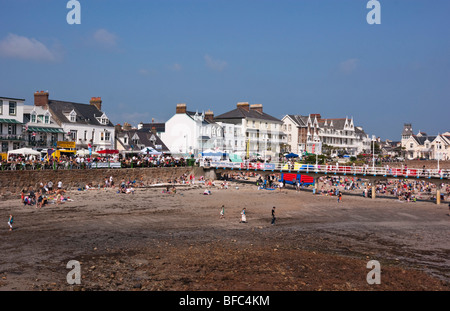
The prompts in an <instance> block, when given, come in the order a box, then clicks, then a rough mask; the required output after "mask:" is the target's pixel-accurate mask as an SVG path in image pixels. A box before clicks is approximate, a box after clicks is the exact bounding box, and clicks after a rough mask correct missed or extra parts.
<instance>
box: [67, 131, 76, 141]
mask: <svg viewBox="0 0 450 311" xmlns="http://www.w3.org/2000/svg"><path fill="white" fill-rule="evenodd" d="M69 138H70V139H71V140H73V141H74V140H77V131H73V130H71V131H70V132H69Z"/></svg>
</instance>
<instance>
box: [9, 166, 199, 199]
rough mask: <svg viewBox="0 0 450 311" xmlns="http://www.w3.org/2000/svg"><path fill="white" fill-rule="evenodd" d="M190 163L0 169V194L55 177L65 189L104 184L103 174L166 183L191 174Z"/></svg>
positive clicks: (117, 178)
mask: <svg viewBox="0 0 450 311" xmlns="http://www.w3.org/2000/svg"><path fill="white" fill-rule="evenodd" d="M191 172H193V168H192V167H153V168H128V169H123V168H122V169H86V170H35V171H33V170H24V171H20V170H18V171H0V197H1V198H3V199H5V198H9V197H11V196H17V197H20V191H21V190H22V189H23V188H24V187H27V188H29V187H33V189H37V188H38V186H39V184H40V183H41V182H42V183H44V184H45V183H47V182H48V181H50V180H51V181H52V182H53V184H54V188H56V186H57V183H58V181H62V183H63V188H64V189H67V190H73V189H78V188H80V187H83V186H85V185H86V184H89V183H91V184H92V185H93V186H98V185H101V186H103V185H104V184H105V177H107V178H109V177H110V176H112V177H113V179H114V182H115V184H116V185H118V184H119V183H120V182H121V181H122V179H125V181H128V180H132V181H133V180H136V183H138V182H139V183H140V182H141V181H142V182H143V183H144V185H150V184H154V183H165V182H167V181H168V180H173V179H175V178H179V177H180V176H182V175H183V174H188V175H189V174H191ZM202 172H203V169H201V168H196V171H195V174H196V175H201V174H202Z"/></svg>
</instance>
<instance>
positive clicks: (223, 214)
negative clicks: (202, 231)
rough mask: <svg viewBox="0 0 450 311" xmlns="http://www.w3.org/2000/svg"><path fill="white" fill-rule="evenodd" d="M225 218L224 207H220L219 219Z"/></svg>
mask: <svg viewBox="0 0 450 311" xmlns="http://www.w3.org/2000/svg"><path fill="white" fill-rule="evenodd" d="M223 218H225V205H222V209H221V210H220V219H223Z"/></svg>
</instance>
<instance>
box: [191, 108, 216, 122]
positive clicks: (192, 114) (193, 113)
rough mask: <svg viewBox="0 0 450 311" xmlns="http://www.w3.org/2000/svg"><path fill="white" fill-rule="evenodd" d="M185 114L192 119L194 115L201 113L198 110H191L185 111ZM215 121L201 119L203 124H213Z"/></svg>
mask: <svg viewBox="0 0 450 311" xmlns="http://www.w3.org/2000/svg"><path fill="white" fill-rule="evenodd" d="M186 114H187V116H188V117H190V118H191V119H192V120H194V116H195V115H196V114H197V115H201V113H198V112H193V111H186ZM215 123H216V122H215V121H214V120H213V121H211V120H208V119H206V118H205V119H203V121H202V124H203V125H207V124H215Z"/></svg>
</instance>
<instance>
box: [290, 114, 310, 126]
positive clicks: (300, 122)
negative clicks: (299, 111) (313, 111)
mask: <svg viewBox="0 0 450 311" xmlns="http://www.w3.org/2000/svg"><path fill="white" fill-rule="evenodd" d="M288 116H289V117H290V118H291V120H292V121H294V122H295V124H297V126H299V127H307V126H308V124H307V122H308V116H301V115H295V114H288Z"/></svg>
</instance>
